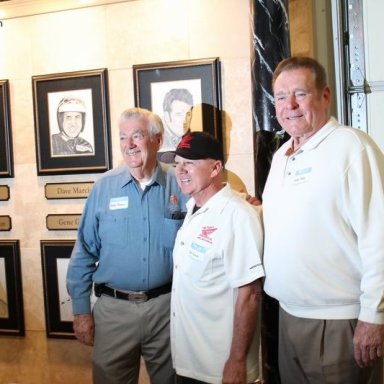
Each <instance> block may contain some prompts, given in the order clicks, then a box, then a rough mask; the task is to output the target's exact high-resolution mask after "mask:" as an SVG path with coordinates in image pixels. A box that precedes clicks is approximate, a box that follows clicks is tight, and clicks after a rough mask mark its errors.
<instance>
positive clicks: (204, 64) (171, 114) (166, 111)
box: [133, 58, 222, 153]
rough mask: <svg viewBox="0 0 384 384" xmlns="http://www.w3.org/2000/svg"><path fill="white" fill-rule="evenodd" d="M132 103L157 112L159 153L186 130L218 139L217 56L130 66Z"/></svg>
mask: <svg viewBox="0 0 384 384" xmlns="http://www.w3.org/2000/svg"><path fill="white" fill-rule="evenodd" d="M133 78H134V87H135V105H136V106H137V107H142V108H147V109H149V110H151V111H153V112H155V113H156V114H158V115H159V116H160V117H161V118H162V120H163V124H164V143H163V145H162V147H161V148H160V153H162V152H165V151H169V150H174V149H175V148H176V146H177V144H178V143H179V141H180V139H181V137H182V136H183V135H184V134H185V133H186V132H188V131H190V130H191V131H201V130H203V131H206V132H209V133H211V134H213V135H214V136H215V137H216V138H218V139H219V140H222V128H221V115H220V110H221V84H220V62H219V59H218V58H208V59H196V60H186V61H174V62H166V63H155V64H142V65H134V66H133Z"/></svg>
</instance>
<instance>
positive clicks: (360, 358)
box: [353, 321, 384, 368]
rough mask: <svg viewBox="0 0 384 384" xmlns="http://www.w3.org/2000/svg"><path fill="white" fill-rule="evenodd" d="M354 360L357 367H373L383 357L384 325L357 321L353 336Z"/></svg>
mask: <svg viewBox="0 0 384 384" xmlns="http://www.w3.org/2000/svg"><path fill="white" fill-rule="evenodd" d="M353 345H354V351H355V360H356V362H357V364H358V365H359V367H361V368H364V367H368V366H371V365H373V364H374V363H375V362H376V360H378V359H379V358H380V357H382V356H383V352H384V350H383V348H384V325H381V324H371V323H366V322H364V321H358V322H357V325H356V329H355V334H354V336H353Z"/></svg>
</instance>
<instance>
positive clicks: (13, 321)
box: [0, 240, 25, 336]
mask: <svg viewBox="0 0 384 384" xmlns="http://www.w3.org/2000/svg"><path fill="white" fill-rule="evenodd" d="M24 334H25V329H24V307H23V289H22V281H21V265H20V243H19V240H0V335H6V336H24Z"/></svg>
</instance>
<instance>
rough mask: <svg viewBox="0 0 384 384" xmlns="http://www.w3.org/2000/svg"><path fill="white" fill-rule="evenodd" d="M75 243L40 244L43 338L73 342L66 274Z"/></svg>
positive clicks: (48, 242) (54, 241) (61, 241)
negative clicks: (44, 325)
mask: <svg viewBox="0 0 384 384" xmlns="http://www.w3.org/2000/svg"><path fill="white" fill-rule="evenodd" d="M74 245H75V240H41V241H40V247H41V263H42V270H43V288H44V307H45V323H46V334H47V337H49V338H61V339H74V338H75V335H74V333H73V318H72V302H71V299H70V297H69V295H68V293H67V291H66V279H65V278H66V271H67V268H68V263H69V259H70V257H71V253H72V249H73V246H74Z"/></svg>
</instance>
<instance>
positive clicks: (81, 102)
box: [32, 68, 112, 175]
mask: <svg viewBox="0 0 384 384" xmlns="http://www.w3.org/2000/svg"><path fill="white" fill-rule="evenodd" d="M32 86H33V104H34V118H35V135H36V162H37V174H38V175H58V174H72V173H97V172H105V171H107V170H108V169H110V168H112V154H111V144H110V121H109V103H108V72H107V69H105V68H103V69H94V70H88V71H78V72H67V73H59V74H52V75H42V76H33V77H32Z"/></svg>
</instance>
